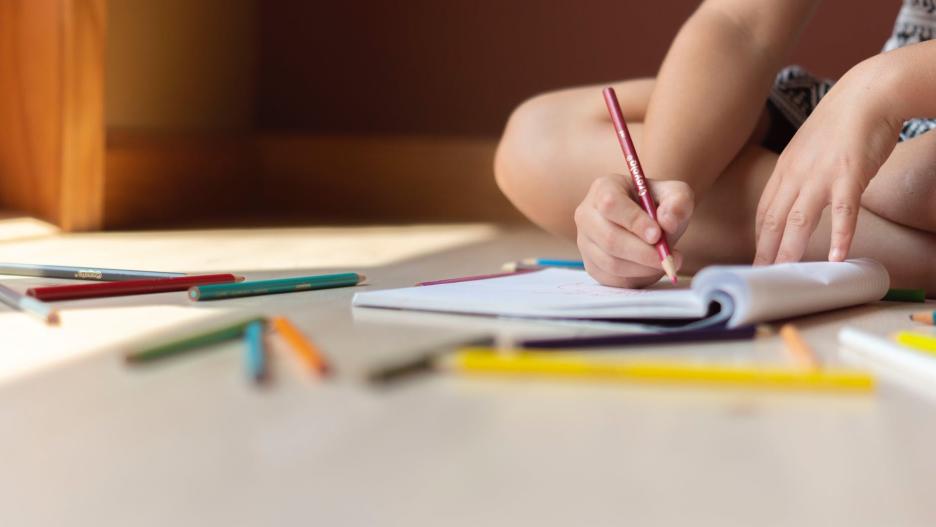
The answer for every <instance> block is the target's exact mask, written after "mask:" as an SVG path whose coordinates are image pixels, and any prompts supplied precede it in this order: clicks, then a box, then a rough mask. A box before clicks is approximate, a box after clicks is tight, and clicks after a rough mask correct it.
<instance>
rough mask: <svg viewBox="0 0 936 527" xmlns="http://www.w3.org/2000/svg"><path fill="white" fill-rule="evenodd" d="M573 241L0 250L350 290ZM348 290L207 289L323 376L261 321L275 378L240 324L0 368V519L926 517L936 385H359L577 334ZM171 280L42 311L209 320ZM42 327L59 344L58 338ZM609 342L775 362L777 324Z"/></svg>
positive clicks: (923, 520) (118, 239)
mask: <svg viewBox="0 0 936 527" xmlns="http://www.w3.org/2000/svg"><path fill="white" fill-rule="evenodd" d="M304 239H305V241H303V240H304ZM173 248H174V250H173ZM338 249H340V250H338ZM574 255H575V252H574V248H573V247H571V246H569V245H567V244H564V243H561V242H558V241H556V240H554V239H552V238H549V237H547V236H545V235H543V234H542V233H539V232H535V231H529V230H503V229H495V228H493V227H489V226H483V225H478V226H461V227H458V226H455V227H434V226H425V227H421V226H412V227H406V228H390V227H387V228H377V229H365V230H361V231H356V230H355V229H333V230H328V229H324V230H322V229H308V230H301V229H297V230H284V231H279V230H275V229H270V230H256V231H232V232H225V231H197V232H171V233H145V234H144V233H136V234H133V233H131V234H126V235H125V234H120V233H114V234H97V235H68V234H65V235H62V234H53V235H51V236H47V237H38V238H33V239H16V240H11V241H9V242H6V243H0V260H6V259H9V258H15V259H28V260H29V261H39V260H45V259H48V260H49V261H50V262H52V261H53V260H54V261H67V260H69V259H71V260H74V259H76V258H79V257H81V258H87V259H88V263H89V264H94V263H97V262H104V261H108V260H111V261H112V263H114V264H115V265H116V264H119V265H133V266H135V267H150V268H154V267H156V268H162V267H166V268H169V267H171V268H172V269H181V270H192V271H201V270H209V269H212V270H219V269H225V270H229V271H234V272H244V273H246V274H247V275H248V276H249V277H252V278H257V277H263V276H282V275H286V274H295V273H298V272H308V271H312V272H315V271H326V270H339V269H340V270H345V269H352V270H358V271H363V272H365V273H366V274H367V275H368V277H369V285H367V286H365V287H366V288H384V287H397V286H405V285H410V284H412V283H414V282H416V281H419V280H428V279H437V278H444V277H448V276H453V275H455V276H457V275H466V274H475V273H484V272H491V271H495V270H497V269H498V268H499V267H500V264H501V263H502V262H504V261H507V260H515V259H519V258H523V257H529V256H555V257H570V256H574ZM173 262H174V264H173ZM358 289H360V288H358ZM354 292H355V289H354V288H348V289H335V290H328V291H318V292H309V293H300V294H291V295H280V296H273V297H254V298H244V299H236V300H231V301H225V302H224V303H222V304H217V305H215V307H212V309H219V310H221V309H223V310H230V311H234V312H238V313H245V312H259V313H268V314H286V315H288V316H290V317H291V318H292V320H293V321H294V322H295V323H296V324H297V325H298V326H299V327H300V329H301V330H302V331H304V332H306V333H307V334H309V335H310V336H312V337H313V338H314V339H315V340H316V342H317V343H318V344H319V345H320V346H321V347H322V349H323V350H324V351H325V352H326V353H327V354H328V355H329V356H330V357H331V358H332V360H333V361H334V363H335V367H336V370H337V372H338V377H337V378H336V379H335V380H333V381H325V382H323V381H319V380H317V379H316V378H314V377H312V376H309V375H308V373H307V372H306V371H305V369H304V367H303V365H302V364H301V363H299V362H298V361H297V360H296V359H295V357H293V356H292V355H291V354H290V353H288V352H286V350H284V349H283V348H282V347H281V345H280V344H281V343H279V342H274V343H273V345H274V346H275V349H274V350H273V351H274V356H273V368H274V369H273V378H274V382H273V383H272V385H270V386H268V387H266V388H257V387H255V386H253V385H252V384H251V383H250V382H249V381H248V380H247V378H246V374H245V373H244V371H243V368H242V365H241V358H242V357H241V354H242V349H241V347H240V346H239V345H238V344H237V343H231V344H230V345H222V346H218V347H217V348H216V349H214V350H213V351H204V352H200V353H194V354H191V355H189V356H187V357H180V358H178V359H177V360H171V361H167V362H164V363H162V364H158V365H153V367H151V368H142V369H130V368H127V367H126V366H125V365H124V364H123V363H122V361H121V360H119V344H120V342H123V341H124V340H122V339H118V340H117V341H116V343H115V342H111V343H109V344H108V345H107V346H105V347H104V348H103V349H100V350H98V351H94V350H92V351H89V352H88V353H83V354H82V355H81V356H80V357H74V358H73V359H72V360H68V361H64V362H62V361H58V362H54V363H53V364H51V365H49V366H47V367H44V368H38V369H33V370H30V371H29V372H27V373H24V374H23V375H21V376H19V377H18V378H16V379H7V380H5V381H3V382H0V423H3V433H2V434H0V451H2V452H4V453H5V454H6V455H5V456H4V463H3V470H2V471H0V510H2V511H3V512H2V516H3V519H4V521H3V523H4V524H9V525H62V524H68V525H95V526H107V525H144V526H145V525H194V524H197V525H234V526H239V525H390V526H393V525H400V526H420V525H426V526H438V525H446V526H461V525H464V526H472V527H474V526H478V525H505V526H517V525H537V526H568V525H588V526H603V525H608V526H611V525H615V526H616V525H641V526H647V525H650V526H653V525H713V526H726V525H739V526H742V525H743V526H750V525H757V526H774V525H777V526H780V525H784V526H785V525H822V526H827V525H849V526H864V525H868V526H878V525H901V526H908V525H921V526H922V525H932V524H933V522H934V521H936V504H934V503H933V501H932V500H931V499H930V498H929V494H930V493H931V492H930V486H931V479H932V476H933V474H936V456H933V455H932V445H933V444H934V441H936V425H933V424H932V423H933V420H932V418H931V417H932V410H933V399H931V398H929V396H926V395H923V394H922V393H920V392H916V391H912V390H909V389H907V388H905V387H903V386H902V385H901V384H898V383H893V382H891V381H889V380H887V378H885V379H884V380H883V381H882V383H881V385H880V386H879V389H878V391H877V392H876V393H875V394H873V395H868V396H864V395H854V394H851V395H837V394H822V395H814V394H805V393H796V394H791V393H771V392H759V391H746V390H711V389H700V388H674V387H660V386H654V385H641V384H623V383H622V384H616V383H586V382H558V381H548V380H509V379H486V378H456V377H449V376H445V375H428V376H426V377H423V378H417V379H413V380H412V382H407V383H404V384H402V385H398V386H395V387H391V388H387V389H375V388H373V387H370V386H367V385H365V384H363V383H362V382H361V381H360V376H361V375H362V374H363V373H364V372H366V371H367V370H368V369H369V368H371V367H373V366H374V365H376V364H380V363H382V362H384V361H387V360H391V359H399V358H401V357H405V356H408V355H411V354H413V353H416V352H419V351H420V350H425V349H429V348H433V347H437V346H440V345H442V344H445V343H451V342H453V341H458V340H460V339H464V338H470V337H474V336H477V335H481V334H492V333H493V334H497V335H500V336H502V337H504V338H509V337H512V336H519V335H532V334H557V335H558V334H570V333H573V332H583V331H586V330H583V329H581V328H571V327H562V326H557V327H549V326H544V325H540V324H534V323H521V322H514V321H497V320H490V319H483V318H470V317H457V316H443V315H431V314H417V313H401V312H393V311H383V310H366V309H356V310H352V309H351V308H350V306H349V301H350V298H351V296H352V294H353V293H354ZM186 302H187V301H186V300H185V299H184V297H183V296H182V294H181V293H178V294H176V293H172V294H162V295H150V296H147V297H128V298H122V299H108V300H95V301H87V302H76V303H69V304H67V305H66V304H63V306H62V307H63V312H62V316H63V323H64V325H63V327H62V329H63V330H65V331H66V332H67V331H69V325H68V324H69V322H68V320H69V315H72V317H73V318H74V317H76V316H77V317H79V318H80V319H81V320H82V321H83V322H87V323H89V324H91V323H92V321H93V320H94V317H95V316H97V318H98V323H99V324H106V325H107V327H109V328H111V331H113V332H115V333H119V332H121V331H125V330H126V328H124V329H121V323H120V321H121V320H127V319H128V318H127V317H129V315H127V314H123V315H121V311H123V310H128V309H129V310H137V315H134V316H136V317H137V318H139V319H141V320H143V322H140V321H139V320H138V321H137V322H136V323H137V324H141V323H142V326H140V325H138V326H137V328H136V330H140V331H143V330H145V329H146V327H147V322H145V319H147V318H150V319H155V318H158V317H159V316H161V315H160V313H161V312H169V311H174V312H177V313H181V312H184V311H193V312H194V311H198V313H193V314H192V315H191V316H193V317H198V316H205V312H202V311H200V310H199V306H196V307H193V306H190V305H188V304H187V303H186ZM931 305H932V304H931ZM919 308H920V305H919V304H915V305H910V304H893V303H879V304H876V305H872V306H865V307H859V308H854V309H848V310H842V311H837V312H833V313H827V314H823V315H819V316H815V317H808V318H803V319H799V320H796V321H795V322H796V323H797V325H798V327H799V328H800V330H801V332H802V334H803V337H804V339H805V340H806V341H807V342H808V343H809V344H810V345H811V346H813V347H814V348H815V350H816V351H817V353H819V354H820V355H821V356H822V358H823V361H824V362H826V363H832V364H835V363H837V362H839V361H840V360H841V358H840V356H839V350H838V348H837V345H836V342H835V334H836V331H837V330H838V328H839V327H841V326H842V325H843V324H846V323H848V324H854V325H857V326H859V327H862V328H863V329H865V330H868V331H874V332H878V333H881V334H884V333H887V332H890V331H893V330H897V329H902V328H906V327H908V324H909V322H908V321H907V314H908V313H909V312H912V311H914V310H918V309H919ZM149 310H153V311H149ZM146 314H148V315H149V316H148V317H147V316H144V315H146ZM11 317H22V315H19V314H15V313H10V312H7V311H3V312H0V323H2V322H3V321H4V319H10V318H11ZM82 317H83V318H82ZM121 317H124V318H121ZM130 318H132V317H130ZM17 320H18V321H19V322H18V324H17V325H15V326H8V327H7V328H6V329H5V330H4V331H3V332H2V334H3V335H4V338H9V335H10V331H14V332H15V331H20V332H23V331H26V329H24V328H25V326H24V324H25V321H24V320H25V319H17ZM162 322H166V321H162ZM162 322H161V321H159V320H150V321H149V323H148V324H150V325H156V326H158V325H159V324H161V323H162ZM150 327H152V326H150ZM43 329H44V328H43ZM136 330H134V331H136ZM127 336H128V335H123V336H122V338H125V337H127ZM88 338H90V337H88ZM61 346H63V349H62V350H58V352H59V353H60V354H61V353H63V350H65V349H66V348H67V347H68V346H69V342H67V341H65V342H62V343H61ZM7 351H8V350H7V349H4V352H7ZM627 353H646V354H653V355H660V354H665V355H688V356H693V357H697V358H702V359H705V360H724V361H733V360H739V361H740V360H744V361H747V360H762V361H765V362H786V361H789V360H790V358H789V357H788V356H787V355H786V354H785V352H784V349H783V345H782V342H781V340H780V338H779V337H778V336H775V335H774V336H768V337H764V338H759V339H757V340H756V341H754V342H740V343H707V344H702V345H696V346H666V347H660V348H654V349H643V350H640V351H637V352H627ZM64 355H65V356H66V357H67V356H68V353H67V352H64Z"/></svg>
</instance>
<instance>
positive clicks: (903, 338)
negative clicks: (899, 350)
mask: <svg viewBox="0 0 936 527" xmlns="http://www.w3.org/2000/svg"><path fill="white" fill-rule="evenodd" d="M895 338H896V339H897V343H898V344H901V345H904V346H907V347H908V348H913V349H915V350H919V351H925V352H927V353H932V354H934V355H936V335H927V334H925V333H916V332H913V331H901V332H900V333H897V335H896V337H895Z"/></svg>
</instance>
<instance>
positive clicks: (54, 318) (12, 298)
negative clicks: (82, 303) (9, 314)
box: [0, 284, 59, 325]
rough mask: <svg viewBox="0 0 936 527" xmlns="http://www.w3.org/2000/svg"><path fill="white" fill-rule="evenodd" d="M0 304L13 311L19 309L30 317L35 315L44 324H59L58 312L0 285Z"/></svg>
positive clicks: (43, 303) (47, 305)
mask: <svg viewBox="0 0 936 527" xmlns="http://www.w3.org/2000/svg"><path fill="white" fill-rule="evenodd" d="M0 302H2V303H4V304H6V305H8V306H10V307H12V308H13V309H19V310H20V311H23V312H26V313H29V314H30V315H35V316H37V317H39V318H41V319H42V320H44V321H45V322H46V324H53V325H54V324H58V323H59V314H58V311H57V310H56V309H55V308H54V307H52V306H50V305H49V304H46V303H45V302H42V301H40V300H36V299H35V298H32V297H29V296H26V295H24V294H22V293H20V292H18V291H15V290H13V289H10V288H9V287H7V286H5V285H3V284H0Z"/></svg>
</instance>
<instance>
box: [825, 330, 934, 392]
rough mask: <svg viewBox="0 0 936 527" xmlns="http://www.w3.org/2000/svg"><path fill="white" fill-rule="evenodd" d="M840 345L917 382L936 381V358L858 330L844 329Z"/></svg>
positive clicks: (840, 333)
mask: <svg viewBox="0 0 936 527" xmlns="http://www.w3.org/2000/svg"><path fill="white" fill-rule="evenodd" d="M838 341H839V345H841V346H843V347H845V348H847V349H848V350H849V351H851V352H852V353H854V354H856V355H858V356H860V357H862V358H864V359H866V360H868V361H870V362H872V363H874V364H877V365H880V366H883V367H884V368H885V369H887V370H890V371H892V372H893V373H897V374H901V375H904V376H907V377H911V378H914V379H916V380H917V381H920V380H922V381H927V382H928V383H930V384H932V383H934V382H936V358H934V357H933V356H932V355H928V354H926V353H922V352H919V351H915V350H912V349H910V348H907V347H904V346H901V345H900V344H897V343H896V342H893V341H891V340H888V339H886V338H883V337H879V336H877V335H873V334H871V333H867V332H865V331H861V330H859V329H855V328H852V327H844V328H842V329H841V330H840V331H839V334H838Z"/></svg>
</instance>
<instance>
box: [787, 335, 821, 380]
mask: <svg viewBox="0 0 936 527" xmlns="http://www.w3.org/2000/svg"><path fill="white" fill-rule="evenodd" d="M780 338H782V339H783V343H784V344H785V345H786V349H787V351H788V352H789V353H790V355H791V356H792V357H793V359H794V360H795V361H797V362H798V363H800V364H801V365H803V366H804V367H807V368H813V369H816V368H819V367H820V366H821V364H820V362H819V358H818V357H816V353H815V352H814V351H813V349H812V348H811V347H810V346H809V344H807V343H806V341H805V340H803V335H801V334H800V332H799V330H797V329H796V326H794V325H793V324H784V325H783V327H781V328H780Z"/></svg>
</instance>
